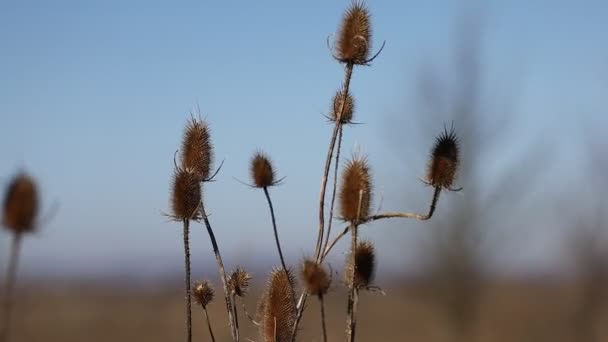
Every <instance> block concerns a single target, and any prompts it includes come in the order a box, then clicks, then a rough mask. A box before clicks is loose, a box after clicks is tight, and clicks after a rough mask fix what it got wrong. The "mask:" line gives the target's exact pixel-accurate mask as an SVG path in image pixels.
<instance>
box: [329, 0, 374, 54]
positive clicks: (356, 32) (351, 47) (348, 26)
mask: <svg viewBox="0 0 608 342" xmlns="http://www.w3.org/2000/svg"><path fill="white" fill-rule="evenodd" d="M371 48H372V28H371V19H370V14H369V11H368V9H367V7H366V6H365V5H364V4H363V2H362V1H353V2H352V4H351V5H350V7H349V8H348V9H347V10H346V12H345V13H344V16H343V18H342V23H341V25H340V32H339V33H338V41H337V51H336V52H337V58H338V59H339V60H340V61H341V62H343V63H347V64H365V63H367V61H368V59H369V54H370V51H371Z"/></svg>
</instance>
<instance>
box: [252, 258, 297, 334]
mask: <svg viewBox="0 0 608 342" xmlns="http://www.w3.org/2000/svg"><path fill="white" fill-rule="evenodd" d="M293 288H294V279H293V276H292V274H291V270H288V271H287V272H285V271H284V270H283V268H282V267H275V268H273V270H272V272H271V273H270V279H269V281H268V284H267V289H266V291H265V293H264V295H263V296H262V298H261V301H262V302H260V304H259V306H258V316H259V317H260V320H261V322H260V323H261V325H260V334H261V337H262V340H263V341H265V342H275V341H276V342H288V341H290V339H291V331H292V328H293V325H294V323H295V319H296V314H297V306H296V298H295V293H294V291H293Z"/></svg>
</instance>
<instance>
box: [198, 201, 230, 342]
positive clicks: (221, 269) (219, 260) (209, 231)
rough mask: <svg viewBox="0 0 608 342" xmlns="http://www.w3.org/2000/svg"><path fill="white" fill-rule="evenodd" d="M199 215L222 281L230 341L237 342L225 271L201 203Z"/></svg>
mask: <svg viewBox="0 0 608 342" xmlns="http://www.w3.org/2000/svg"><path fill="white" fill-rule="evenodd" d="M201 214H202V216H203V221H204V222H205V227H207V233H209V239H210V240H211V245H212V246H213V253H215V260H216V261H217V267H218V269H219V272H220V278H221V279H222V286H223V288H224V297H225V299H226V310H227V311H228V323H229V325H230V329H231V334H232V340H233V341H237V342H238V335H239V334H238V331H237V327H236V324H235V319H234V313H233V312H232V300H231V298H230V291H229V290H228V281H227V279H226V270H225V269H224V262H223V261H222V256H221V255H220V249H219V247H218V246H217V241H216V240H215V234H213V229H212V228H211V223H210V222H209V218H208V217H207V213H206V212H205V205H204V204H203V203H201Z"/></svg>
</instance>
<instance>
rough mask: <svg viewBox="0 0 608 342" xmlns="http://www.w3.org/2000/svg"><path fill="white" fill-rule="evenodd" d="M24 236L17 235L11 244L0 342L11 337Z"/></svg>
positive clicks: (5, 341)
mask: <svg viewBox="0 0 608 342" xmlns="http://www.w3.org/2000/svg"><path fill="white" fill-rule="evenodd" d="M22 237H23V236H22V234H21V233H15V234H14V235H13V242H12V244H11V256H10V259H9V263H8V269H7V271H6V284H5V288H4V305H3V312H4V320H3V322H2V331H0V341H1V342H7V341H8V340H9V335H10V327H11V315H12V311H13V300H14V298H13V292H14V290H15V282H16V280H17V266H18V264H19V254H20V252H21V241H22Z"/></svg>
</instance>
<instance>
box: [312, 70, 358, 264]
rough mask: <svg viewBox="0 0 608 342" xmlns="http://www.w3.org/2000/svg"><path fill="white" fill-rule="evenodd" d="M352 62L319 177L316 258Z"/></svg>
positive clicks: (346, 72) (319, 248)
mask: <svg viewBox="0 0 608 342" xmlns="http://www.w3.org/2000/svg"><path fill="white" fill-rule="evenodd" d="M353 66H354V65H353V64H352V63H349V64H347V65H346V71H345V75H344V86H343V89H342V101H340V110H339V115H336V125H335V126H334V131H333V133H332V136H331V142H330V143H329V149H328V151H327V157H326V159H325V169H324V172H323V177H322V178H321V193H320V196H319V235H318V237H317V246H316V249H315V258H316V259H318V258H319V256H320V255H321V247H322V243H323V235H324V234H325V192H326V189H327V178H328V176H329V169H330V167H331V160H332V157H333V153H334V148H335V146H336V140H337V137H338V131H339V130H340V127H341V122H340V120H341V119H342V115H343V114H344V108H345V103H346V96H347V94H348V89H349V87H350V79H351V77H352V74H353Z"/></svg>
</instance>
